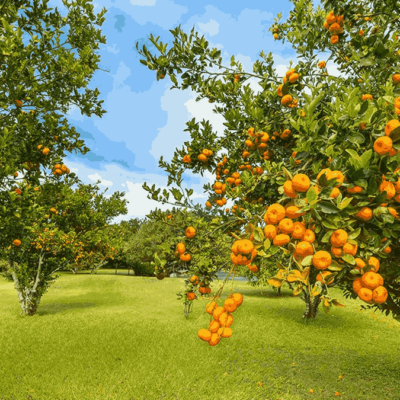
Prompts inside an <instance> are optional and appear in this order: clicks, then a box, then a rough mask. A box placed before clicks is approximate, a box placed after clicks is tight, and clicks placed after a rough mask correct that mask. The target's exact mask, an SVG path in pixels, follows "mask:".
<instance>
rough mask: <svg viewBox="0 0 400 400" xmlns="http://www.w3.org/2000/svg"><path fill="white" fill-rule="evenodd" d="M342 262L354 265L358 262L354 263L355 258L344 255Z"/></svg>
mask: <svg viewBox="0 0 400 400" xmlns="http://www.w3.org/2000/svg"><path fill="white" fill-rule="evenodd" d="M342 260H343V261H345V262H347V263H348V264H351V265H354V264H355V263H356V262H355V261H354V257H353V256H352V255H350V254H344V255H343V256H342Z"/></svg>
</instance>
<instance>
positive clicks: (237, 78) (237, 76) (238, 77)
mask: <svg viewBox="0 0 400 400" xmlns="http://www.w3.org/2000/svg"><path fill="white" fill-rule="evenodd" d="M239 79H240V74H236V75H235V76H234V79H233V80H234V81H235V82H239Z"/></svg>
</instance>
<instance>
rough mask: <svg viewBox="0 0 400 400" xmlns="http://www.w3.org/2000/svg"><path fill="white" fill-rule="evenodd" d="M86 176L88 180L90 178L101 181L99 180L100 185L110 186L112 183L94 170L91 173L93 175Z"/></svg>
mask: <svg viewBox="0 0 400 400" xmlns="http://www.w3.org/2000/svg"><path fill="white" fill-rule="evenodd" d="M88 178H89V179H90V180H92V181H93V182H96V181H101V182H100V186H106V187H109V186H112V185H113V182H111V181H106V180H105V179H103V178H102V177H101V176H100V175H99V174H98V173H97V172H96V173H95V174H93V175H88Z"/></svg>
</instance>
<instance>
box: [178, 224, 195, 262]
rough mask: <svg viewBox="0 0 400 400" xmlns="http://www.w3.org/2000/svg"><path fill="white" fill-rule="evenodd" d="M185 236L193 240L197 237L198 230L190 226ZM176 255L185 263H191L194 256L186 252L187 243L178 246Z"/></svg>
mask: <svg viewBox="0 0 400 400" xmlns="http://www.w3.org/2000/svg"><path fill="white" fill-rule="evenodd" d="M185 235H186V237H187V238H188V239H191V238H193V237H195V236H196V228H193V226H189V227H188V228H187V229H186V231H185ZM175 254H176V255H179V258H180V260H181V261H183V262H189V261H190V260H191V259H192V256H191V255H190V254H189V253H188V252H187V251H186V246H185V243H183V242H180V243H178V244H177V245H176V251H175Z"/></svg>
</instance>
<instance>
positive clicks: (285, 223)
mask: <svg viewBox="0 0 400 400" xmlns="http://www.w3.org/2000/svg"><path fill="white" fill-rule="evenodd" d="M278 228H279V229H280V231H281V232H282V233H286V234H288V233H292V232H293V229H294V226H293V221H292V220H291V219H290V218H284V219H282V220H281V221H280V222H279V225H278Z"/></svg>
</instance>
